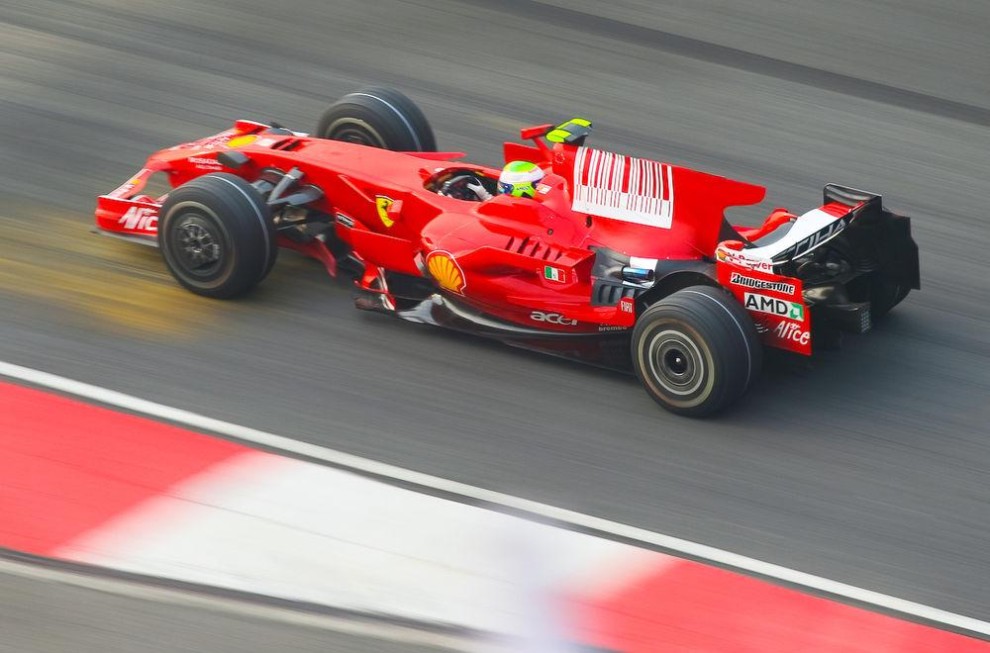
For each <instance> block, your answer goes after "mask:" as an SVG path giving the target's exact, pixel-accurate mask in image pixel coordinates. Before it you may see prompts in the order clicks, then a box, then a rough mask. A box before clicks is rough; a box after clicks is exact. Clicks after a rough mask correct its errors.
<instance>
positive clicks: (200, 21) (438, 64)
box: [0, 0, 990, 619]
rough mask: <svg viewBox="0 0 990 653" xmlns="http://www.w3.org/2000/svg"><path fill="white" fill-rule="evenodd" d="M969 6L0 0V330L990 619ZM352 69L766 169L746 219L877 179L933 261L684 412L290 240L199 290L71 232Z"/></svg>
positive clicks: (29, 346)
mask: <svg viewBox="0 0 990 653" xmlns="http://www.w3.org/2000/svg"><path fill="white" fill-rule="evenodd" d="M555 5H559V6H555ZM987 33H990V6H983V5H980V4H979V3H972V2H962V1H957V2H942V3H928V2H924V1H922V0H917V1H915V0H904V1H903V2H891V3H880V2H866V1H865V0H844V1H838V2H830V3H822V2H811V1H808V0H792V1H790V2H772V1H770V0H741V1H733V2H728V1H726V2H697V3H691V5H690V7H688V6H686V5H683V4H682V3H671V4H669V5H668V4H666V3H664V4H662V5H659V6H658V5H655V4H654V3H650V2H634V1H627V2H615V3H609V4H608V5H606V4H604V3H597V2H591V1H587V2H585V1H576V0H571V1H568V2H564V1H563V0H561V1H560V2H555V3H549V2H524V1H522V0H509V1H506V2H496V3H492V2H480V1H475V0H466V1H462V2H454V1H451V2H442V1H427V0H421V1H417V2H374V3H369V2H357V1H353V2H352V1H347V0H341V1H339V2H335V3H332V6H331V5H329V4H326V3H321V2H316V1H315V0H300V1H298V2H282V3H274V2H260V1H254V0H245V1H241V0H239V1H237V2H234V1H233V0H227V1H215V2H200V1H197V0H177V1H176V2H172V3H161V2H150V1H147V2H146V1H134V0H127V1H123V0H120V1H116V2H111V1H105V2H91V1H86V0H80V1H76V2H47V1H45V0H12V1H11V0H8V2H6V3H5V4H4V6H3V8H2V9H0V134H2V136H0V142H2V145H0V165H2V169H3V174H2V175H0V202H2V204H0V220H2V222H0V225H2V226H0V229H2V234H0V236H2V237H0V301H2V311H0V329H2V331H0V359H3V360H6V361H9V362H12V363H17V364H20V365H26V366H29V367H34V368H38V369H42V370H45V371H49V372H53V373H56V374H61V375H63V376H67V377H69V378H73V379H78V380H80V381H85V382H88V383H93V384H98V385H102V386H105V387H108V388H111V389H115V390H120V391H125V392H128V393H130V394H134V395H137V396H141V397H145V398H148V399H152V400H154V401H158V402H160V403H163V404H167V405H171V406H176V407H179V408H184V409H187V410H191V411H194V412H198V413H203V414H208V415H210V416H212V417H216V418H218V419H223V420H227V421H231V422H234V423H238V424H244V425H247V426H252V427H255V428H259V429H263V430H268V431H274V432H277V433H281V434H285V435H288V436H291V437H294V438H298V439H300V440H304V441H309V442H314V443H318V444H322V445H326V446H330V447H333V448H335V449H340V450H343V451H347V452H350V453H354V454H358V455H361V456H366V457H369V458H373V459H377V460H381V461H383V462H387V463H391V464H395V465H399V466H402V467H407V468H410V469H414V470H418V471H422V472H426V473H429V474H433V475H436V476H441V477H444V478H449V479H453V480H456V481H460V482H464V483H469V484H472V485H476V486H480V487H483V488H488V489H492V490H497V491H501V492H506V493H509V494H513V495H517V496H523V497H526V498H529V499H533V500H536V501H541V502H544V503H549V504H553V505H557V506H561V507H564V508H569V509H573V510H577V511H580V512H584V513H589V514H592V515H596V516H601V517H605V518H608V519H611V520H615V521H618V522H623V523H628V524H631V525H635V526H638V527H642V528H646V529H649V530H653V531H658V532H662V533H666V534H669V535H674V536H677V537H681V538H685V539H688V540H693V541H697V542H701V543H705V544H709V545H712V546H716V547H719V548H722V549H728V550H731V551H734V552H737V553H740V554H743V555H747V556H750V557H753V558H757V559H761V560H766V561H768V562H773V563H776V564H780V565H784V566H787V567H792V568H795V569H799V570H801V571H805V572H809V573H812V574H816V575H820V576H824V577H826V578H830V579H834V580H837V581H841V582H846V583H850V584H853V585H857V586H860V587H864V588H867V589H871V590H875V591H879V592H883V593H886V594H891V595H894V596H898V597H901V598H904V599H908V600H912V601H917V602H920V603H925V604H928V605H932V606H934V607H938V608H942V609H945V610H950V611H954V612H959V613H961V614H964V615H968V616H972V617H977V618H982V619H988V618H990V546H988V545H987V542H990V482H988V481H990V427H988V426H987V425H988V423H990V401H988V399H990V371H988V370H990V333H988V332H990V328H988V325H990V308H988V306H990V302H988V299H990V292H988V291H987V290H986V285H985V274H984V268H985V264H986V260H987V259H988V257H990V218H988V213H987V210H986V198H987V190H988V188H990V185H988V182H987V177H986V175H987V170H988V169H990V131H988V125H990V63H988V62H990V41H988V40H987V38H986V34H987ZM367 83H382V84H388V85H393V86H396V87H398V88H401V89H403V90H404V91H406V92H407V93H408V94H409V95H411V96H412V97H413V98H414V99H415V100H416V101H417V102H418V103H419V104H420V105H421V106H422V107H423V109H424V111H425V112H426V114H427V115H428V116H429V117H430V119H431V121H432V123H433V125H434V128H435V130H436V132H437V137H438V140H439V142H440V145H441V147H442V148H444V149H453V150H463V151H466V152H469V153H470V158H471V159H473V160H477V161H480V162H483V163H489V164H493V165H497V164H498V163H500V160H499V155H500V142H501V141H502V140H505V139H512V138H513V136H514V134H515V133H516V130H517V129H518V127H519V126H521V125H524V124H535V123H540V122H553V121H556V120H563V119H565V118H567V117H570V116H572V115H583V116H588V117H591V118H592V119H594V120H595V123H596V132H595V134H594V136H593V138H594V144H595V145H596V146H599V147H603V148H607V149H615V150H618V151H622V152H625V153H629V154H634V155H642V156H651V157H653V158H660V159H662V160H666V161H671V162H674V163H678V164H682V165H687V166H693V167H698V168H702V169H706V170H709V171H713V172H716V173H720V174H725V175H728V176H733V177H737V178H740V179H743V180H747V181H755V182H758V183H762V184H765V185H766V186H767V187H768V189H769V193H768V197H769V198H770V200H769V201H768V202H766V203H764V204H763V205H762V206H761V207H758V209H756V210H752V209H747V210H743V211H740V212H737V213H733V214H731V215H730V217H732V218H733V219H735V220H737V221H744V222H745V221H746V220H747V219H748V220H749V222H756V221H757V220H758V219H759V217H762V215H763V214H765V212H766V210H767V209H769V208H770V207H772V206H775V205H778V206H780V205H782V206H788V207H789V208H791V209H793V210H799V211H803V210H806V209H809V208H812V207H814V206H815V205H816V203H817V202H818V200H819V198H820V192H821V186H822V185H823V184H824V183H825V182H828V181H834V182H838V183H845V184H848V185H853V186H857V187H860V188H866V189H870V190H875V191H878V192H881V193H883V194H884V196H885V198H886V201H887V204H888V205H889V206H890V207H892V208H894V209H895V210H898V211H900V212H903V213H907V214H909V215H912V216H914V218H915V221H914V223H913V227H914V234H915V239H916V240H917V241H918V243H919V246H920V248H921V252H922V283H923V286H924V288H923V290H922V291H921V292H918V293H913V294H912V295H911V296H910V297H909V298H908V299H907V300H906V301H905V303H904V304H902V305H901V306H900V307H898V309H897V310H896V311H895V312H894V313H893V314H892V315H891V316H890V318H889V319H888V320H886V321H885V322H884V323H883V324H881V325H880V326H879V327H878V328H877V329H876V331H875V332H874V333H873V334H871V335H869V336H865V337H859V338H849V339H847V340H846V344H845V346H844V348H843V350H842V351H839V352H825V353H824V354H823V355H821V356H819V357H817V358H816V359H815V360H813V361H811V362H810V363H807V364H806V363H805V362H803V361H793V360H790V359H787V358H780V357H775V358H774V359H772V360H771V362H770V365H769V366H768V369H767V370H765V373H764V375H763V378H762V379H761V381H760V383H759V384H758V385H757V386H756V387H755V388H754V389H753V391H752V392H751V394H750V395H748V396H747V398H746V399H745V400H744V402H743V403H742V404H741V405H740V406H739V407H738V408H737V409H736V410H733V411H731V412H730V413H728V414H726V415H724V416H722V417H720V418H717V419H712V420H706V421H691V420H686V419H683V418H678V417H675V416H672V415H669V414H667V413H665V412H663V411H662V410H660V409H659V408H657V407H656V406H655V405H654V404H653V403H652V402H651V401H650V400H649V399H648V398H647V397H646V395H645V393H643V391H642V390H641V389H640V388H639V386H638V384H637V383H636V382H635V381H634V380H633V379H631V378H626V377H624V376H621V375H616V374H611V373H606V372H601V371H598V370H595V369H591V368H586V367H582V366H580V365H577V364H571V363H567V362H562V361H556V360H553V359H549V358H544V357H539V356H536V355H531V354H527V353H524V352H519V351H515V350H512V349H509V348H506V347H503V346H500V345H498V344H495V343H488V342H484V341H479V340H477V339H473V338H469V337H460V336H451V335H450V334H447V333H443V332H440V331H436V330H431V329H429V328H426V327H416V326H413V325H409V324H402V323H398V322H395V321H392V320H390V319H387V318H385V317H383V316H375V315H366V314H363V313H359V312H357V311H355V310H354V309H353V308H352V302H351V292H350V289H349V288H348V287H347V286H346V285H345V284H343V283H338V282H333V281H331V280H329V279H327V278H326V275H325V273H324V272H323V271H322V268H321V267H320V266H319V265H318V264H315V263H312V262H310V261H306V260H303V259H301V258H299V257H296V256H293V255H285V256H283V257H282V258H281V259H280V262H279V264H278V265H277V266H276V268H275V270H274V271H273V273H272V275H271V276H270V277H269V278H268V279H267V280H266V281H265V283H264V284H263V285H262V286H261V287H260V288H259V289H258V291H257V292H255V293H253V294H252V295H251V296H250V297H248V298H246V299H244V300H240V301H237V302H227V303H222V302H211V301H207V300H203V299H200V298H197V297H194V296H192V295H190V294H188V293H186V292H183V291H180V290H179V289H178V288H177V286H176V285H175V284H174V283H173V282H172V281H171V279H170V278H169V277H168V276H167V274H166V273H165V271H164V267H163V264H162V263H161V261H160V259H159V258H158V256H157V254H156V253H155V252H154V251H152V250H150V249H144V248H136V247H135V246H132V245H128V244H125V243H120V242H117V241H114V240H111V239H105V238H98V237H96V236H91V235H90V234H89V233H88V231H87V230H88V228H89V224H90V221H91V210H92V207H93V203H94V197H95V195H97V194H99V193H102V192H107V191H109V190H111V189H113V188H115V187H116V186H117V185H118V184H119V183H121V182H122V181H124V180H125V179H127V177H128V175H129V174H131V173H132V172H134V171H135V170H137V169H138V168H139V167H140V165H141V163H142V162H143V160H144V157H145V156H146V155H147V154H149V153H150V152H151V151H153V150H155V149H158V148H160V147H163V146H167V145H171V144H174V143H177V142H180V141H183V140H189V139H190V138H193V137H198V136H202V135H206V134H210V133H213V132H216V131H219V130H221V129H223V128H225V127H226V126H228V124H229V122H230V120H232V119H234V118H237V117H246V118H255V119H276V120H279V121H280V122H282V123H284V124H286V125H288V126H291V127H294V128H296V129H304V130H305V129H311V128H312V127H313V125H314V124H315V120H316V117H317V116H318V115H319V113H320V111H321V110H322V109H323V108H324V107H325V105H326V104H327V103H328V102H330V101H332V100H333V99H335V98H337V97H339V96H340V95H342V94H344V93H346V92H349V91H351V90H355V89H356V88H358V87H360V86H362V85H365V84H367Z"/></svg>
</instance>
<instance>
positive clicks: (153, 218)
mask: <svg viewBox="0 0 990 653" xmlns="http://www.w3.org/2000/svg"><path fill="white" fill-rule="evenodd" d="M117 224H119V225H121V226H123V227H124V229H127V230H128V231H143V232H145V233H149V234H155V233H158V212H157V211H156V210H155V209H149V208H145V207H138V206H132V207H131V208H129V209H127V212H126V213H124V215H122V216H120V218H119V219H118V220H117Z"/></svg>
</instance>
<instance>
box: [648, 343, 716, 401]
mask: <svg viewBox="0 0 990 653" xmlns="http://www.w3.org/2000/svg"><path fill="white" fill-rule="evenodd" d="M647 360H648V361H649V366H650V372H651V374H652V376H653V378H655V379H656V380H657V382H658V383H659V384H660V385H661V386H662V387H663V389H664V390H665V391H667V392H669V393H671V394H674V395H678V396H684V395H690V394H692V393H694V392H696V391H697V390H698V388H699V387H701V384H702V383H703V382H704V380H705V369H704V363H703V361H704V358H703V357H702V354H701V351H700V350H699V349H698V346H697V345H695V344H694V342H693V341H691V339H689V338H687V337H685V335H684V334H683V333H681V332H679V331H673V330H666V331H661V332H659V333H657V334H656V336H654V337H653V339H652V340H651V341H650V344H649V346H648V350H647Z"/></svg>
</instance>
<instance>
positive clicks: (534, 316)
mask: <svg viewBox="0 0 990 653" xmlns="http://www.w3.org/2000/svg"><path fill="white" fill-rule="evenodd" d="M529 319H531V320H533V321H534V322H546V323H548V324H561V325H564V326H575V325H576V324H577V320H572V319H570V318H567V317H564V316H563V315H561V314H560V313H544V312H543V311H533V312H532V313H530V314H529Z"/></svg>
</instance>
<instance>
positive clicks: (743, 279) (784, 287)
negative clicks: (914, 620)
mask: <svg viewBox="0 0 990 653" xmlns="http://www.w3.org/2000/svg"><path fill="white" fill-rule="evenodd" d="M729 282H730V283H734V284H736V285H737V286H746V287H747V288H753V289H755V290H775V291H777V292H782V293H786V294H788V295H793V294H794V284H793V283H785V282H783V281H767V280H765V279H754V278H753V277H747V276H746V275H744V274H739V273H738V272H733V273H732V277H731V278H730V279H729Z"/></svg>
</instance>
